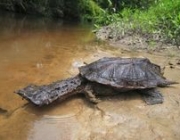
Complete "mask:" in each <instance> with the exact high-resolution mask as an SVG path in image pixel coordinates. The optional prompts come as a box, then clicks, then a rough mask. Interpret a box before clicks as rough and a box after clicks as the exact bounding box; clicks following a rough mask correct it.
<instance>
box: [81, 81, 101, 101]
mask: <svg viewBox="0 0 180 140" xmlns="http://www.w3.org/2000/svg"><path fill="white" fill-rule="evenodd" d="M84 94H85V95H86V98H87V99H89V101H90V102H92V103H94V104H97V103H99V102H100V100H99V99H97V98H96V95H95V93H94V91H93V89H92V87H91V85H90V84H88V85H86V87H85V89H84Z"/></svg>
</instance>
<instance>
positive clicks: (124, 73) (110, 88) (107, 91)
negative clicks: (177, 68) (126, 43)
mask: <svg viewBox="0 0 180 140" xmlns="http://www.w3.org/2000/svg"><path fill="white" fill-rule="evenodd" d="M175 83H176V82H173V81H169V80H167V79H166V78H165V77H164V76H163V74H162V71H161V68H160V66H158V65H156V64H153V63H151V62H150V61H149V59H147V58H120V57H105V58H102V59H99V60H97V61H95V62H93V63H90V64H88V65H86V66H82V67H80V68H79V74H78V75H77V76H75V77H72V78H68V79H66V80H61V81H57V82H54V83H51V84H49V85H42V86H36V85H29V86H27V87H25V88H23V89H21V90H18V91H17V92H16V93H17V94H19V95H20V96H22V97H23V98H25V99H27V100H29V101H30V102H32V103H34V104H36V105H44V104H49V103H51V102H53V101H55V100H56V99H60V100H61V99H65V98H67V97H69V96H71V95H73V94H77V93H84V94H85V95H86V97H88V98H89V99H90V101H92V102H94V103H97V102H98V101H99V100H98V99H97V98H96V95H114V94H118V93H120V92H126V91H130V90H137V91H138V92H139V93H141V95H142V96H143V99H144V101H145V102H146V103H147V104H159V103H163V96H162V94H161V93H160V92H159V91H158V90H157V89H156V87H165V86H168V85H171V84H175Z"/></svg>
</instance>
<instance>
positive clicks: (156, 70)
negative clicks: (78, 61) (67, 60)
mask: <svg viewBox="0 0 180 140" xmlns="http://www.w3.org/2000/svg"><path fill="white" fill-rule="evenodd" d="M79 71H80V74H81V75H82V77H84V78H86V79H87V80H89V81H92V82H97V83H100V84H104V85H109V86H112V87H116V88H124V89H144V88H154V87H157V86H158V85H161V84H162V83H165V82H166V79H165V78H164V77H163V75H162V74H161V68H160V66H158V65H156V64H153V63H151V62H150V61H149V59H147V58H120V57H111V58H108V57H105V58H102V59H99V60H97V61H95V62H93V63H90V64H88V65H86V66H82V67H80V68H79Z"/></svg>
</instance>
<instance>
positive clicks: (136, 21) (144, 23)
mask: <svg viewBox="0 0 180 140" xmlns="http://www.w3.org/2000/svg"><path fill="white" fill-rule="evenodd" d="M106 14H107V15H106ZM106 14H104V17H102V16H101V17H100V18H98V17H97V20H96V26H97V25H98V27H99V26H102V25H108V24H110V26H111V27H112V28H113V29H114V36H116V35H119V34H121V36H123V35H125V34H129V33H132V34H134V33H137V34H141V35H144V36H148V38H149V39H151V40H154V41H163V42H166V43H172V44H174V45H177V46H179V45H180V1H179V0H159V1H155V2H154V3H153V4H151V6H149V7H148V8H147V9H139V8H126V7H125V8H124V9H123V10H122V11H120V12H118V13H114V14H111V15H110V14H108V13H107V12H106Z"/></svg>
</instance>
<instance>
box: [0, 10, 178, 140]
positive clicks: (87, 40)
mask: <svg viewBox="0 0 180 140" xmlns="http://www.w3.org/2000/svg"><path fill="white" fill-rule="evenodd" d="M91 30H92V27H91V26H90V25H82V24H78V23H72V22H71V23H68V22H63V21H60V20H48V19H44V18H35V17H33V16H29V17H27V16H26V17H25V16H22V15H12V14H4V13H3V14H1V15H0V140H12V139H13V140H42V139H43V140H84V139H86V140H109V139H112V140H117V139H118V140H121V139H122V140H140V139H146V140H167V139H168V140H179V139H180V86H179V85H174V86H171V87H168V88H163V89H159V90H160V91H161V92H162V93H163V96H164V98H165V101H164V103H163V104H160V105H153V106H148V105H146V104H145V103H144V102H143V101H142V99H141V97H140V96H139V95H138V94H136V93H133V92H132V93H130V94H128V95H127V94H124V95H123V94H122V95H119V96H113V97H102V98H101V100H102V102H100V103H99V104H98V105H92V104H91V103H89V102H88V100H86V98H85V97H84V96H83V95H82V96H74V97H71V98H69V99H67V100H66V101H63V102H56V103H54V104H52V105H49V106H46V107H36V106H33V105H32V104H30V103H28V102H27V101H26V100H22V99H21V98H20V96H18V95H16V94H15V93H14V91H15V90H18V89H20V88H23V87H24V86H27V85H28V84H30V83H35V84H37V85H42V84H48V83H51V82H53V81H56V80H59V79H65V78H67V77H71V76H74V75H76V74H77V73H78V70H77V67H79V66H81V65H83V64H84V63H90V62H92V61H94V60H97V59H99V58H102V57H104V56H122V57H148V58H149V59H151V61H153V62H155V63H157V64H159V65H161V66H166V69H165V76H166V77H167V78H169V79H173V80H175V81H178V82H180V66H179V65H178V64H177V61H178V60H179V58H180V56H179V52H176V51H171V50H169V51H167V52H166V53H165V55H159V54H157V53H156V54H152V53H151V54H150V53H145V52H135V51H124V50H122V49H120V48H117V47H116V48H113V47H110V46H108V45H106V44H102V43H99V42H97V41H95V37H94V35H93V33H92V32H91ZM170 64H174V65H173V68H170V67H171V66H170ZM176 64H177V65H176Z"/></svg>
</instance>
